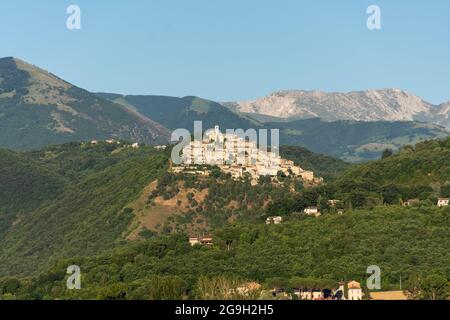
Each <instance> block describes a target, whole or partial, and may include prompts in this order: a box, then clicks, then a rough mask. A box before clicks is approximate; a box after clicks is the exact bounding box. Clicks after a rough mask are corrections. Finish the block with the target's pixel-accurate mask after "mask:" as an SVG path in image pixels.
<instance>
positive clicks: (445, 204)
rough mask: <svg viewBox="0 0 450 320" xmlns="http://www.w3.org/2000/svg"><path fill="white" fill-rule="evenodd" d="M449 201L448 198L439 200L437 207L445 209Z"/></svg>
mask: <svg viewBox="0 0 450 320" xmlns="http://www.w3.org/2000/svg"><path fill="white" fill-rule="evenodd" d="M449 202H450V199H448V198H439V199H438V203H437V205H438V206H439V207H447V206H448V205H449Z"/></svg>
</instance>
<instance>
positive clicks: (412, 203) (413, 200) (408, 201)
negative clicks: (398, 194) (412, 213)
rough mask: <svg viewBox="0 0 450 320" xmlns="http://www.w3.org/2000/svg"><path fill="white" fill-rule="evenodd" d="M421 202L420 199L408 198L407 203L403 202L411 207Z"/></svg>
mask: <svg viewBox="0 0 450 320" xmlns="http://www.w3.org/2000/svg"><path fill="white" fill-rule="evenodd" d="M419 202H420V200H419V199H408V200H407V201H406V202H405V203H403V206H405V207H411V206H413V205H415V204H418V203H419Z"/></svg>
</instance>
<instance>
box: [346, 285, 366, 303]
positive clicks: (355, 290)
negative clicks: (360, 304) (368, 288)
mask: <svg viewBox="0 0 450 320" xmlns="http://www.w3.org/2000/svg"><path fill="white" fill-rule="evenodd" d="M347 288H348V290H347V296H348V297H347V300H362V289H361V284H360V283H359V282H357V281H350V282H349V283H348V284H347Z"/></svg>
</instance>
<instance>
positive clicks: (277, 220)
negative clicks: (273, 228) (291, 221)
mask: <svg viewBox="0 0 450 320" xmlns="http://www.w3.org/2000/svg"><path fill="white" fill-rule="evenodd" d="M282 222H283V217H280V216H278V217H268V218H267V219H266V224H281V223H282Z"/></svg>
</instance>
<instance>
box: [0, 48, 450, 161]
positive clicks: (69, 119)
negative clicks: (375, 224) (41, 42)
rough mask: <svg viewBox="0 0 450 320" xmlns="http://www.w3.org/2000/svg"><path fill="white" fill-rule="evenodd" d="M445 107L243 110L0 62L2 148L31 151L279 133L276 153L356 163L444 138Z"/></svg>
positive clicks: (396, 93)
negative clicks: (83, 82)
mask: <svg viewBox="0 0 450 320" xmlns="http://www.w3.org/2000/svg"><path fill="white" fill-rule="evenodd" d="M449 113H450V103H446V104H442V105H440V106H434V105H432V104H430V103H427V102H425V101H424V100H422V99H421V98H419V97H416V96H413V95H411V94H408V93H406V92H403V91H400V90H396V89H386V90H371V91H364V92H353V93H332V94H328V93H322V92H318V91H284V92H279V93H275V94H272V95H271V96H269V97H266V98H262V99H258V100H255V101H250V102H232V103H218V102H215V101H211V100H208V99H203V98H201V97H195V96H187V97H170V96H157V95H120V94H115V93H92V92H89V91H87V90H84V89H82V88H79V87H77V86H74V85H72V84H70V83H68V82H67V81H64V80H62V79H60V78H59V77H57V76H55V75H54V74H52V73H50V72H47V71H45V70H43V69H41V68H39V67H36V66H34V65H31V64H29V63H27V62H24V61H22V60H20V59H16V58H12V57H8V58H2V59H0V147H4V148H9V149H14V150H30V149H38V148H41V147H44V146H47V145H52V144H58V143H64V142H70V141H86V140H94V139H98V140H104V139H111V138H115V139H122V140H128V141H136V142H141V143H146V144H161V143H163V144H165V143H168V142H169V139H170V132H171V130H174V129H177V128H186V129H188V130H190V131H191V132H192V130H193V123H194V121H195V120H201V121H202V122H203V129H204V130H206V129H208V128H212V127H213V126H215V125H219V126H220V127H221V128H222V129H223V130H224V129H227V128H242V129H249V128H255V129H263V128H265V129H280V143H281V144H282V145H293V146H301V147H305V148H308V149H309V150H311V151H314V152H317V153H322V154H326V155H330V156H334V157H338V158H341V159H343V160H346V161H351V162H358V161H367V160H372V159H376V158H378V157H379V156H380V154H381V152H382V151H383V150H384V149H386V148H390V149H393V150H397V149H399V148H401V147H402V146H403V145H405V144H415V143H417V142H419V141H423V140H428V139H436V138H441V137H445V136H447V135H448V134H449V129H448V128H449Z"/></svg>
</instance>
